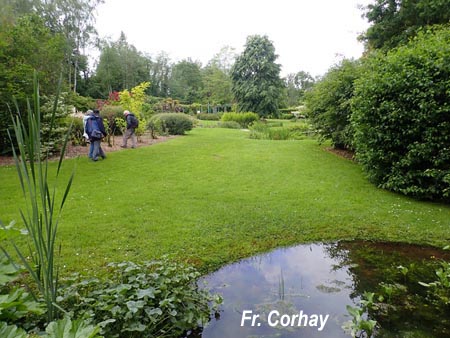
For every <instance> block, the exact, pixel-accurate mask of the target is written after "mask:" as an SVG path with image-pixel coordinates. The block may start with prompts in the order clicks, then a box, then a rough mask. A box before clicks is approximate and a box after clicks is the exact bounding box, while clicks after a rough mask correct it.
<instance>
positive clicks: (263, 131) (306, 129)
mask: <svg viewBox="0 0 450 338" xmlns="http://www.w3.org/2000/svg"><path fill="white" fill-rule="evenodd" d="M249 129H250V135H249V136H250V138H251V139H258V140H301V139H304V138H305V137H306V136H308V135H310V134H311V126H310V125H309V124H308V123H296V124H294V125H292V126H283V124H282V125H281V126H276V125H275V126H274V125H271V124H269V123H267V122H256V123H253V124H252V125H251V126H250V128H249Z"/></svg>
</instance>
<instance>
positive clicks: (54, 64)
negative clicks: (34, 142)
mask: <svg viewBox="0 0 450 338" xmlns="http://www.w3.org/2000/svg"><path fill="white" fill-rule="evenodd" d="M0 47H1V48H0V149H2V150H5V149H9V146H8V143H9V142H8V136H7V131H6V130H7V128H8V127H9V125H10V115H9V114H10V113H9V108H8V105H10V106H11V105H12V102H13V97H15V98H16V99H17V102H18V105H19V109H20V110H22V111H26V99H27V98H30V97H31V95H32V93H33V72H34V70H37V72H38V75H39V77H40V78H41V79H42V81H41V82H40V90H41V93H42V95H43V96H45V95H50V94H52V93H53V90H54V88H56V87H57V83H58V81H59V78H60V74H61V65H62V63H63V60H64V51H65V47H66V44H65V39H64V37H63V36H62V35H61V34H54V33H52V32H51V31H50V29H49V28H48V27H46V26H45V24H44V22H43V20H42V19H41V18H40V17H38V16H37V15H35V14H33V15H25V16H22V17H21V18H19V19H17V21H16V23H11V24H6V25H4V26H1V28H0Z"/></svg>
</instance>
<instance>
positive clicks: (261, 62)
mask: <svg viewBox="0 0 450 338" xmlns="http://www.w3.org/2000/svg"><path fill="white" fill-rule="evenodd" d="M276 59H277V55H276V54H275V47H274V46H273V44H272V42H271V41H269V39H268V37H267V36H259V35H253V36H249V37H248V38H247V42H246V45H245V49H244V52H243V53H242V54H241V55H239V56H238V57H237V59H236V62H235V63H234V65H233V67H232V69H231V81H232V88H231V90H232V92H233V94H234V97H235V99H236V101H237V103H238V109H239V111H244V112H245V111H253V112H256V113H258V115H259V116H261V117H263V116H269V115H271V114H276V113H277V111H278V106H279V102H280V99H281V95H282V90H283V88H284V86H283V82H282V80H281V79H280V70H281V66H280V65H279V64H277V63H275V61H276Z"/></svg>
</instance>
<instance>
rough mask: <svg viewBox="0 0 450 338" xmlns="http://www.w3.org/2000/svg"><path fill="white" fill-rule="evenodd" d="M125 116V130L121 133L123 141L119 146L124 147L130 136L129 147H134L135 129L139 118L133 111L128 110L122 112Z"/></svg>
mask: <svg viewBox="0 0 450 338" xmlns="http://www.w3.org/2000/svg"><path fill="white" fill-rule="evenodd" d="M123 115H124V116H125V121H126V122H127V130H126V131H125V133H124V134H123V142H122V145H121V147H122V148H126V147H127V143H128V139H129V138H131V148H136V133H135V129H136V128H137V127H138V126H139V120H138V119H137V118H136V116H135V115H134V114H133V113H130V112H129V111H128V110H125V111H124V112H123Z"/></svg>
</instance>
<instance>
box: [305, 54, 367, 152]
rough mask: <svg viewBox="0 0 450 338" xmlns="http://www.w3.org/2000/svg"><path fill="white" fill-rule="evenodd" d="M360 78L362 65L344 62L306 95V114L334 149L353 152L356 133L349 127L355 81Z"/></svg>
mask: <svg viewBox="0 0 450 338" xmlns="http://www.w3.org/2000/svg"><path fill="white" fill-rule="evenodd" d="M358 76H359V62H358V61H353V60H343V61H342V62H341V63H340V64H338V65H336V66H335V67H333V68H331V69H330V70H329V71H328V72H327V73H326V74H325V76H324V77H323V78H322V79H321V80H320V81H318V82H317V83H316V84H315V86H314V87H313V88H312V90H310V91H309V92H307V93H306V95H305V104H306V114H307V115H308V116H309V117H310V118H311V122H312V123H313V125H314V126H315V127H316V129H317V132H318V134H319V135H320V137H321V139H322V140H324V139H331V142H332V144H333V146H334V147H335V148H339V149H352V148H353V137H354V131H353V127H352V125H351V123H350V117H351V114H352V108H351V102H352V101H351V100H352V98H353V89H354V81H355V80H356V79H357V78H358Z"/></svg>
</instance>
